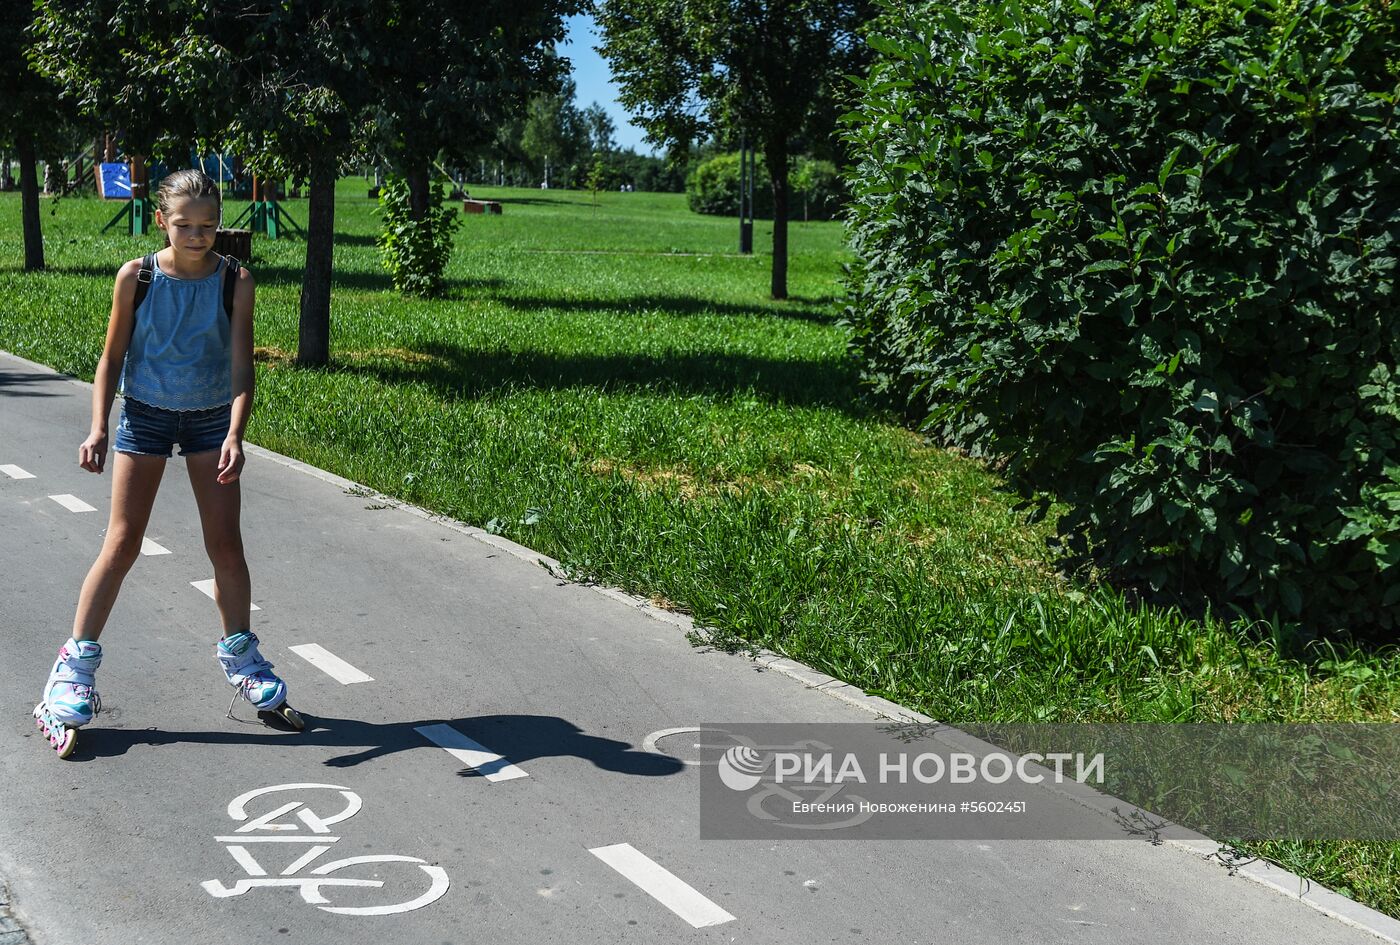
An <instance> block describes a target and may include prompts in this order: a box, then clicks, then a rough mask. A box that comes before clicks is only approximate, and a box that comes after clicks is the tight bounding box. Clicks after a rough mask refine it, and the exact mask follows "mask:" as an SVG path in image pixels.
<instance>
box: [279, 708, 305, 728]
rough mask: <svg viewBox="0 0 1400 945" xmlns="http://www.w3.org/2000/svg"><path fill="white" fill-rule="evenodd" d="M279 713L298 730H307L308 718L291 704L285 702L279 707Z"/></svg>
mask: <svg viewBox="0 0 1400 945" xmlns="http://www.w3.org/2000/svg"><path fill="white" fill-rule="evenodd" d="M277 714H278V715H279V716H281V718H282V721H284V722H286V723H287V724H288V725H290V726H291V727H292V728H294V729H296V730H297V731H298V732H304V731H306V720H305V719H303V718H302V717H301V714H300V713H298V712H297V710H296V709H293V708H292V707H291V706H289V705H287V704H285V703H283V704H282V706H281V707H279V708H278V709H277Z"/></svg>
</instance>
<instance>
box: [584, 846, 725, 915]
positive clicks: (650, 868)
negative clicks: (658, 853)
mask: <svg viewBox="0 0 1400 945" xmlns="http://www.w3.org/2000/svg"><path fill="white" fill-rule="evenodd" d="M588 852H589V853H592V854H593V855H594V856H596V857H597V858H598V859H600V860H602V861H603V862H604V863H606V864H608V865H609V866H611V867H612V868H613V869H615V870H617V871H618V872H619V873H621V874H622V875H623V876H625V877H627V878H628V879H629V880H631V881H632V882H633V883H635V884H636V885H637V888H639V889H641V890H642V891H643V892H645V893H646V894H647V895H649V896H651V897H652V898H653V899H655V900H656V901H657V902H659V903H661V904H662V905H663V906H665V907H666V908H667V909H670V910H671V911H672V912H674V913H675V914H676V915H678V916H680V917H681V918H682V919H684V920H685V921H687V922H689V923H690V924H691V925H692V926H694V927H695V928H697V929H698V928H701V927H703V926H706V925H719V924H720V923H722V922H730V921H733V919H734V916H732V915H730V914H729V913H728V912H725V911H724V910H723V909H721V908H720V907H719V905H718V904H716V903H715V902H713V901H711V900H709V899H707V898H705V896H703V895H701V894H700V893H699V892H697V891H696V890H695V888H694V887H692V886H690V885H689V884H687V883H685V882H683V881H682V880H681V878H680V877H678V876H677V875H676V874H675V873H672V872H671V871H670V870H668V869H666V867H664V866H662V865H661V864H660V863H658V862H656V861H655V860H653V859H652V858H651V857H649V856H647V855H646V854H645V853H642V852H641V851H639V850H637V849H636V848H635V847H633V846H632V844H630V843H615V844H613V845H612V846H610V847H594V848H593V849H591V850H589V851H588Z"/></svg>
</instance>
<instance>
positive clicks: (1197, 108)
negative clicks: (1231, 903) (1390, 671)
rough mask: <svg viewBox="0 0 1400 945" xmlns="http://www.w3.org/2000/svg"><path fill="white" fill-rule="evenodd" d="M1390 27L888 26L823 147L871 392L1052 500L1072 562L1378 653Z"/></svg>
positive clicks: (1391, 449) (1206, 21)
mask: <svg viewBox="0 0 1400 945" xmlns="http://www.w3.org/2000/svg"><path fill="white" fill-rule="evenodd" d="M1397 18H1400V4H1396V3H1392V2H1390V0H1350V2H1336V0H1332V2H1328V0H1283V2H1278V0H1259V2H1247V0H1210V2H1205V0H1175V2H1173V0H1152V2H1133V0H1110V2H1107V3H1103V2H1101V3H1098V4H1091V3H1087V2H1078V0H1043V2H1038V3H1036V4H1033V5H1032V4H1025V5H1021V4H1016V3H1010V4H992V3H976V2H971V0H962V2H943V3H932V4H923V5H919V6H913V7H911V6H904V5H900V6H894V7H888V8H887V9H886V10H885V12H884V14H883V15H882V17H881V18H880V20H879V21H878V23H877V25H876V27H875V29H874V30H873V31H872V38H871V40H870V41H871V44H872V45H873V46H874V47H875V48H876V50H877V51H878V52H879V53H880V54H881V58H880V60H879V61H878V62H877V64H876V65H875V66H874V67H873V69H872V71H871V73H870V75H869V76H868V77H866V78H865V79H864V80H862V81H861V83H860V92H861V101H860V103H859V105H858V107H857V109H856V110H855V112H853V113H852V115H850V116H847V124H846V130H845V132H844V134H845V137H846V139H847V141H848V143H849V144H850V145H851V147H852V148H853V150H854V153H855V154H856V155H857V159H856V160H857V163H856V166H855V167H854V168H853V170H852V181H851V189H852V194H853V204H852V207H851V210H850V214H849V220H850V225H851V231H852V243H853V247H854V249H855V251H856V254H857V257H858V259H857V262H856V264H855V265H854V266H853V267H852V271H851V277H850V286H849V288H850V291H851V298H852V304H851V306H850V308H849V309H848V311H847V316H846V318H847V321H848V322H849V324H850V326H851V328H852V331H853V339H854V340H853V344H854V346H855V348H856V350H857V351H858V352H859V354H860V355H861V356H862V358H863V359H864V361H865V364H866V371H865V377H866V381H867V383H868V384H869V385H870V386H871V387H872V388H873V389H875V390H877V391H881V392H884V393H885V394H887V395H889V396H891V397H893V398H894V399H895V400H896V402H898V403H900V404H901V406H904V407H905V408H906V409H907V410H908V411H909V412H910V415H911V416H912V417H916V418H918V419H920V420H922V421H923V424H924V427H925V429H927V430H930V431H932V432H933V433H934V434H935V435H936V436H938V437H940V438H941V439H942V440H943V441H945V442H947V443H950V444H956V445H959V446H962V447H964V448H967V449H969V450H971V451H973V452H974V453H977V454H980V455H985V456H995V457H1000V458H1003V459H1004V460H1005V462H1006V468H1007V471H1008V473H1009V474H1010V475H1011V476H1012V477H1013V480H1014V481H1015V482H1016V483H1017V484H1018V485H1020V486H1021V487H1023V488H1026V489H1028V490H1031V491H1032V492H1034V493H1036V494H1037V495H1038V497H1039V498H1040V500H1041V501H1040V506H1039V507H1040V509H1041V510H1042V511H1043V510H1044V509H1045V508H1046V501H1047V499H1048V497H1050V496H1055V497H1057V498H1060V499H1063V500H1065V502H1066V503H1067V504H1068V506H1069V508H1070V511H1069V512H1068V514H1067V515H1065V516H1063V517H1062V519H1061V520H1060V522H1059V532H1060V536H1061V539H1062V541H1063V545H1064V547H1065V549H1066V550H1067V552H1068V553H1069V554H1070V556H1071V560H1074V561H1077V562H1079V563H1093V564H1095V565H1097V566H1098V567H1100V568H1101V569H1104V570H1106V571H1108V572H1109V573H1111V574H1114V575H1116V576H1117V577H1118V578H1119V579H1121V580H1122V581H1123V582H1125V583H1128V584H1131V585H1134V586H1137V587H1140V588H1142V589H1143V590H1144V591H1145V592H1146V593H1147V594H1149V595H1150V596H1153V597H1160V598H1167V597H1170V598H1173V599H1176V600H1178V601H1185V602H1194V603H1195V604H1196V605H1197V606H1202V605H1206V604H1213V605H1215V606H1217V607H1221V606H1226V607H1229V608H1233V609H1237V610H1239V611H1241V612H1243V613H1244V614H1246V615H1248V616H1264V617H1268V618H1273V619H1277V620H1278V621H1279V623H1281V624H1283V625H1291V626H1292V627H1293V628H1295V629H1299V630H1301V631H1303V633H1304V634H1305V635H1313V634H1317V633H1330V632H1338V631H1357V632H1375V631H1382V632H1387V633H1388V634H1389V635H1393V630H1394V628H1395V626H1396V624H1397V620H1400V570H1397V569H1396V564H1397V562H1400V373H1397V345H1398V344H1400V304H1398V303H1400V300H1397V296H1396V285H1395V279H1396V258H1397V252H1400V204H1398V203H1397V201H1398V200H1400V122H1397V114H1398V113H1397V88H1400V83H1398V82H1397V74H1398V71H1397V64H1396V50H1397V44H1396V41H1397V36H1400V29H1398V28H1397Z"/></svg>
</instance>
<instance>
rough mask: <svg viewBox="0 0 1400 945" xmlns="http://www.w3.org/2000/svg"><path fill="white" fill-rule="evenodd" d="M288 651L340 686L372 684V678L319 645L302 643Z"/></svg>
mask: <svg viewBox="0 0 1400 945" xmlns="http://www.w3.org/2000/svg"><path fill="white" fill-rule="evenodd" d="M288 649H290V650H291V651H292V652H293V653H295V654H296V655H297V656H300V657H301V658H302V659H304V660H306V661H307V662H308V663H310V664H311V665H312V666H315V667H316V668H317V669H319V670H320V671H321V672H323V673H325V674H326V675H327V676H329V677H330V678H332V679H334V680H335V681H336V682H338V683H341V684H342V685H345V686H348V685H350V684H351V683H357V682H374V677H373V676H369V675H366V674H365V673H362V672H360V671H359V670H358V669H356V668H355V667H353V666H351V665H350V664H349V663H347V662H345V660H343V659H341V658H340V657H338V656H336V655H335V654H334V653H332V652H331V651H330V650H327V649H326V648H325V647H323V646H321V645H320V644H317V643H302V644H300V645H298V646H293V647H288Z"/></svg>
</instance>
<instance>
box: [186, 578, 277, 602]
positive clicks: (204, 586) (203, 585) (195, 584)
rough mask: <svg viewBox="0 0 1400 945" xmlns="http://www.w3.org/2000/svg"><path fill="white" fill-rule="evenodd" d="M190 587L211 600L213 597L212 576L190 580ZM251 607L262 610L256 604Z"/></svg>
mask: <svg viewBox="0 0 1400 945" xmlns="http://www.w3.org/2000/svg"><path fill="white" fill-rule="evenodd" d="M190 587H192V588H194V589H195V590H197V591H199V592H200V593H201V594H203V595H204V596H206V597H208V598H209V599H210V600H213V599H214V579H213V578H210V579H209V580H207V581H191V582H190ZM251 609H252V610H262V608H261V607H259V606H258V605H257V604H253V605H252V607H251Z"/></svg>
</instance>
